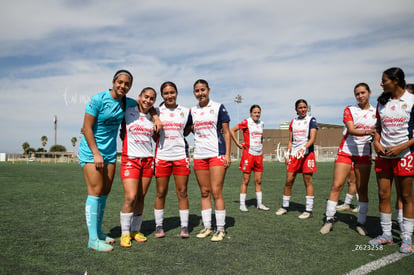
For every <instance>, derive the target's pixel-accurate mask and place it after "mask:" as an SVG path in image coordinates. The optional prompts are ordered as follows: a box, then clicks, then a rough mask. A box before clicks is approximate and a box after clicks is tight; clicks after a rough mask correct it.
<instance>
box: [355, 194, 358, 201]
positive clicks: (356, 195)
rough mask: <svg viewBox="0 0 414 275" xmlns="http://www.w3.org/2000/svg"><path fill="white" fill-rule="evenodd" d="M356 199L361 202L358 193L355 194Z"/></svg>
mask: <svg viewBox="0 0 414 275" xmlns="http://www.w3.org/2000/svg"><path fill="white" fill-rule="evenodd" d="M355 198H356V200H357V201H359V195H358V193H355Z"/></svg>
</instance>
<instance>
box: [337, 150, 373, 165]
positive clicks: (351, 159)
mask: <svg viewBox="0 0 414 275" xmlns="http://www.w3.org/2000/svg"><path fill="white" fill-rule="evenodd" d="M335 163H345V164H350V165H352V167H354V165H362V164H371V156H353V155H350V154H346V153H344V152H338V154H337V155H336V159H335Z"/></svg>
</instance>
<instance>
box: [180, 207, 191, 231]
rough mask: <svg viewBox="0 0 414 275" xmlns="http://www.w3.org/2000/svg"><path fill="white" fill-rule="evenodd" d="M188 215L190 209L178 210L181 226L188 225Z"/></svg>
mask: <svg viewBox="0 0 414 275" xmlns="http://www.w3.org/2000/svg"><path fill="white" fill-rule="evenodd" d="M189 216H190V211H189V210H188V209H184V210H180V222H181V227H188V217H189Z"/></svg>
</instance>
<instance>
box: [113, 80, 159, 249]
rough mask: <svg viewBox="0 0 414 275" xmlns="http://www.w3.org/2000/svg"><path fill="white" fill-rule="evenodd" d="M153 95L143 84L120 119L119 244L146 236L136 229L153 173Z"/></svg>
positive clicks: (153, 91)
mask: <svg viewBox="0 0 414 275" xmlns="http://www.w3.org/2000/svg"><path fill="white" fill-rule="evenodd" d="M156 96H157V94H156V92H155V90H154V89H153V88H151V87H147V88H144V89H143V90H142V91H141V93H140V95H139V97H138V101H137V104H136V105H135V106H133V107H129V108H128V109H127V110H126V112H125V120H124V122H123V123H122V129H121V131H122V133H124V134H125V137H124V138H123V141H124V142H123V146H122V157H121V179H122V184H123V187H124V195H125V198H124V203H123V205H122V209H121V213H120V220H121V230H122V235H121V246H123V247H131V238H133V239H135V240H136V241H137V242H145V241H146V240H147V238H146V237H145V236H144V234H142V233H141V232H140V229H141V224H142V212H143V210H144V198H145V194H146V193H147V190H148V187H149V185H150V183H151V179H152V175H153V173H154V170H153V164H154V163H153V162H154V159H153V151H152V138H153V133H154V132H153V127H154V126H153V125H154V122H153V121H152V117H151V114H150V112H149V111H150V109H151V108H152V106H153V105H154V103H155V100H156Z"/></svg>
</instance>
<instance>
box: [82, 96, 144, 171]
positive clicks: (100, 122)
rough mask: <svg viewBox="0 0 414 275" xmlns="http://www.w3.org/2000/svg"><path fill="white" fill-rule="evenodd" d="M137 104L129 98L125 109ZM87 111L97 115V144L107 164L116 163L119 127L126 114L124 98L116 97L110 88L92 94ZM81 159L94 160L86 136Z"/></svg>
mask: <svg viewBox="0 0 414 275" xmlns="http://www.w3.org/2000/svg"><path fill="white" fill-rule="evenodd" d="M135 105H136V101H135V100H134V99H131V98H127V100H126V106H125V109H127V108H128V107H131V106H135ZM85 112H86V113H87V114H90V115H92V116H94V117H95V123H94V125H93V127H92V130H93V134H94V137H95V142H96V146H97V147H98V149H99V152H100V154H101V155H102V157H103V159H104V162H105V164H107V163H114V162H115V161H116V139H117V135H118V129H119V125H120V124H121V122H122V119H123V117H124V114H125V112H124V110H122V100H116V99H114V98H113V97H112V96H111V93H110V90H106V91H105V92H101V93H99V94H96V95H94V96H92V98H91V101H90V102H89V103H88V104H87V105H86V107H85ZM79 160H80V162H81V163H88V162H94V159H93V153H92V151H91V149H90V148H89V146H88V143H87V142H86V139H85V137H84V136H83V137H82V140H81V142H80V146H79Z"/></svg>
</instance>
